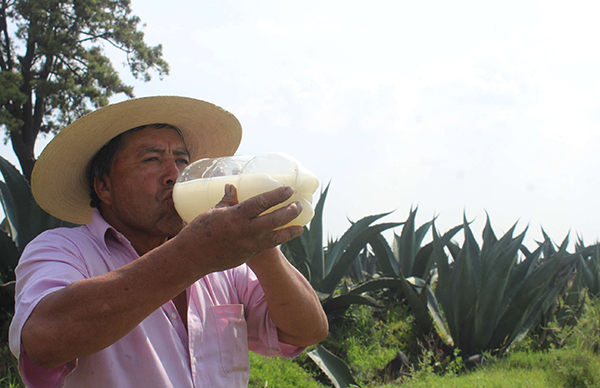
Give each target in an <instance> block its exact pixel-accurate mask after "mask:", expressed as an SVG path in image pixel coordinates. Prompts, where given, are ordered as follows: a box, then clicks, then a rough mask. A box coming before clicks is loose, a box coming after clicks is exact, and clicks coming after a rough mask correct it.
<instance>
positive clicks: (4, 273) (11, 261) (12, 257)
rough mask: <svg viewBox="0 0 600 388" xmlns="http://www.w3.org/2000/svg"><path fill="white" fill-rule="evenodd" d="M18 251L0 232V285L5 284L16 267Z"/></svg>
mask: <svg viewBox="0 0 600 388" xmlns="http://www.w3.org/2000/svg"><path fill="white" fill-rule="evenodd" d="M20 255H21V254H20V253H19V250H18V249H17V246H16V245H15V243H14V242H13V240H12V239H11V238H10V237H9V236H8V235H7V234H6V233H4V232H3V231H0V284H2V283H4V282H6V281H7V280H8V278H9V277H10V276H11V274H12V272H13V270H14V269H15V267H16V266H17V263H18V262H19V257H20Z"/></svg>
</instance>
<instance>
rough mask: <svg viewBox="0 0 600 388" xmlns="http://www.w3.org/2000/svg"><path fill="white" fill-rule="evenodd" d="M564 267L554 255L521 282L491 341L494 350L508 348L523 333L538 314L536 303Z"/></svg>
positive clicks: (561, 261)
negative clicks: (528, 323)
mask: <svg viewBox="0 0 600 388" xmlns="http://www.w3.org/2000/svg"><path fill="white" fill-rule="evenodd" d="M561 256H562V255H561ZM562 265H564V262H563V260H560V259H559V256H557V255H553V257H552V258H549V259H547V260H545V261H544V262H542V264H540V266H539V267H537V268H536V269H535V270H534V271H533V272H532V273H531V274H529V275H528V276H527V277H526V278H525V279H524V280H523V281H522V282H521V284H520V286H519V287H518V290H517V292H516V293H515V294H514V299H513V300H511V301H510V303H509V305H508V306H507V308H506V311H505V312H504V314H502V316H501V318H500V320H499V322H498V325H497V329H496V331H495V332H494V335H493V337H492V339H491V340H490V346H491V347H492V348H501V347H504V348H506V347H507V346H508V345H510V344H511V343H512V342H513V341H514V339H515V338H516V337H517V335H519V334H520V333H522V332H523V330H524V328H525V324H526V322H527V321H528V320H531V319H532V316H533V315H535V313H537V310H534V309H535V307H536V303H537V302H538V301H539V299H540V298H541V297H542V295H543V293H544V291H547V289H546V287H547V285H548V284H550V282H551V281H552V279H553V278H554V277H555V276H554V275H556V273H557V270H558V269H559V268H560V267H561V266H562ZM532 313H533V314H532Z"/></svg>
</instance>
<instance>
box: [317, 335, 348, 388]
mask: <svg viewBox="0 0 600 388" xmlns="http://www.w3.org/2000/svg"><path fill="white" fill-rule="evenodd" d="M308 356H309V357H310V358H311V360H313V361H314V362H315V364H317V365H318V366H319V368H321V370H322V371H323V372H324V373H325V374H326V375H327V377H328V378H329V380H331V383H332V384H333V385H334V387H335V388H351V387H352V386H356V387H357V386H358V384H357V383H356V381H354V378H353V377H352V373H351V372H350V368H348V365H346V363H345V362H344V361H343V360H342V359H341V358H339V357H338V356H336V355H335V354H333V353H331V352H330V351H329V350H327V349H325V347H323V345H319V346H318V347H317V348H316V349H314V350H311V351H310V352H308Z"/></svg>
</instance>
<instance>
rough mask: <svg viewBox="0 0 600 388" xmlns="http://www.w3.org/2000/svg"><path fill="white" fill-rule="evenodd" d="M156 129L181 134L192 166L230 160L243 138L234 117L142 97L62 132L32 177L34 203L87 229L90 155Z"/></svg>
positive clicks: (178, 100)
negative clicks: (145, 128) (138, 130)
mask: <svg viewBox="0 0 600 388" xmlns="http://www.w3.org/2000/svg"><path fill="white" fill-rule="evenodd" d="M157 123H159V124H170V125H174V126H176V127H177V128H179V129H180V130H181V133H182V134H183V138H184V141H185V144H186V146H187V147H188V150H189V151H190V155H191V158H192V160H197V159H200V158H215V157H220V156H231V155H233V154H234V153H235V151H236V150H237V148H238V146H239V144H240V141H241V138H242V127H241V125H240V123H239V121H238V120H237V119H236V118H235V116H233V115H232V114H231V113H229V112H227V111H226V110H224V109H222V108H219V107H218V106H216V105H213V104H211V103H208V102H205V101H200V100H196V99H193V98H186V97H175V96H160V97H145V98H138V99H132V100H127V101H124V102H120V103H117V104H113V105H109V106H107V107H104V108H102V109H99V110H97V111H94V112H92V113H90V114H88V115H86V116H84V117H82V118H80V119H79V120H77V121H75V122H74V123H72V124H71V125H69V126H67V127H66V128H65V129H63V130H62V131H61V132H60V133H59V134H58V135H56V137H55V138H54V139H52V141H51V142H50V143H49V144H48V145H47V146H46V148H45V149H44V151H43V152H42V154H41V155H40V157H39V159H38V161H37V162H36V164H35V167H34V169H33V173H32V176H31V190H32V192H33V196H34V197H35V200H36V202H37V203H38V204H39V205H40V206H41V207H42V209H44V210H45V211H46V212H48V213H50V214H52V215H53V216H55V217H57V218H59V219H61V220H65V221H69V222H72V223H75V224H87V223H89V222H90V221H91V220H92V210H93V208H92V207H90V195H89V188H88V182H87V179H86V171H87V168H88V165H89V163H90V162H91V160H92V158H93V157H94V155H95V154H96V153H97V152H98V151H99V150H100V149H101V148H102V147H103V146H104V145H105V144H106V143H107V142H108V141H110V140H111V139H112V138H114V137H115V136H117V135H119V134H121V133H123V132H126V131H128V130H129V129H132V128H135V127H139V126H141V125H149V124H157Z"/></svg>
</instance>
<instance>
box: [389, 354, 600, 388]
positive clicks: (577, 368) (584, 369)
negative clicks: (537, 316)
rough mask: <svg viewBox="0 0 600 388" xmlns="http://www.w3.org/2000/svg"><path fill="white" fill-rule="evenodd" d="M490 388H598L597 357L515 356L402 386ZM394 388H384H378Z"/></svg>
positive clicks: (419, 378) (599, 360) (427, 375)
mask: <svg viewBox="0 0 600 388" xmlns="http://www.w3.org/2000/svg"><path fill="white" fill-rule="evenodd" d="M433 386H435V387H447V388H467V387H469V388H470V387H486V388H487V387H490V388H512V387H515V388H517V387H532V388H537V387H539V388H552V387H557V388H558V387H566V388H579V387H581V388H584V387H597V386H600V357H599V356H597V355H595V354H593V353H591V352H588V351H580V350H576V349H556V350H552V351H550V352H535V353H528V352H518V353H514V354H510V355H509V356H507V357H505V358H502V359H499V360H494V361H491V362H490V363H488V364H487V365H486V366H485V367H484V368H481V369H479V370H477V371H474V372H471V373H464V374H460V375H455V376H439V375H435V374H433V373H425V374H423V375H420V376H417V377H415V378H414V379H412V380H411V381H409V382H407V383H405V384H402V387H406V388H424V387H433ZM391 387H397V385H384V386H381V387H380V388H391Z"/></svg>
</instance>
